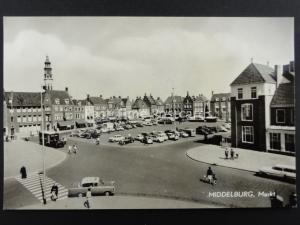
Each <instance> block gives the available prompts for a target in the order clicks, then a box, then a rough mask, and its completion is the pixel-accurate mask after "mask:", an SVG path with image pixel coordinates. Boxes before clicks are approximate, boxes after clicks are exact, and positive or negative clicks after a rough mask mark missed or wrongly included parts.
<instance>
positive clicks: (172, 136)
mask: <svg viewBox="0 0 300 225" xmlns="http://www.w3.org/2000/svg"><path fill="white" fill-rule="evenodd" d="M166 134H167V136H168V139H169V140H173V141H177V140H178V139H179V136H178V135H177V134H174V133H166Z"/></svg>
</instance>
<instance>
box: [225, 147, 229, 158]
mask: <svg viewBox="0 0 300 225" xmlns="http://www.w3.org/2000/svg"><path fill="white" fill-rule="evenodd" d="M228 153H229V152H228V148H227V147H226V149H225V158H226V159H228Z"/></svg>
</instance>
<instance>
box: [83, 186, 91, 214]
mask: <svg viewBox="0 0 300 225" xmlns="http://www.w3.org/2000/svg"><path fill="white" fill-rule="evenodd" d="M85 197H86V200H85V202H84V203H83V205H84V207H85V208H88V209H89V208H91V205H90V198H91V197H92V192H91V188H89V189H88V190H87V192H86V195H85Z"/></svg>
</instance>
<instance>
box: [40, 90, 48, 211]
mask: <svg viewBox="0 0 300 225" xmlns="http://www.w3.org/2000/svg"><path fill="white" fill-rule="evenodd" d="M43 89H44V87H42V90H43ZM41 112H42V124H41V131H42V153H43V185H42V196H43V203H44V205H45V204H47V200H46V197H45V192H44V189H45V178H46V170H45V148H44V146H45V139H44V132H45V130H44V109H43V91H41Z"/></svg>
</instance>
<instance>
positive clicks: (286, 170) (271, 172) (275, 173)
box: [258, 164, 296, 180]
mask: <svg viewBox="0 0 300 225" xmlns="http://www.w3.org/2000/svg"><path fill="white" fill-rule="evenodd" d="M258 174H259V175H265V176H272V177H278V178H283V179H292V180H296V167H295V166H289V165H281V164H278V165H275V166H273V167H263V168H261V169H260V170H259V171H258Z"/></svg>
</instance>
